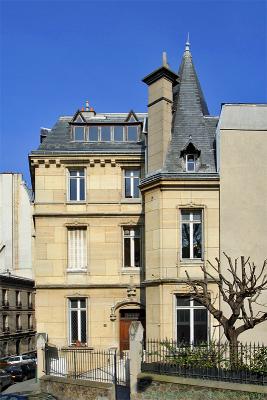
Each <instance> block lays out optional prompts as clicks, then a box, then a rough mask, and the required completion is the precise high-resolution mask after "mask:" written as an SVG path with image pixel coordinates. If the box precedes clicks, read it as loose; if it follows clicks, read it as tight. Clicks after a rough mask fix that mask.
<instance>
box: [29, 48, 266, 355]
mask: <svg viewBox="0 0 267 400" xmlns="http://www.w3.org/2000/svg"><path fill="white" fill-rule="evenodd" d="M143 81H144V82H145V83H146V84H147V85H148V98H149V101H148V103H149V104H148V125H147V114H145V113H143V114H141V113H137V114H135V113H134V112H132V111H131V112H130V113H129V114H123V113H121V114H119V113H118V114H101V113H99V114H97V113H95V111H94V110H92V109H89V107H88V106H86V109H85V111H84V110H81V111H79V110H78V111H77V113H76V114H75V115H74V116H71V117H61V118H60V119H59V121H58V122H57V123H56V125H55V126H54V127H53V129H52V130H47V131H45V132H44V131H43V132H42V134H41V137H42V142H41V144H40V146H39V148H38V150H36V151H33V152H32V153H31V154H30V166H31V175H32V181H33V184H34V192H35V204H34V221H35V229H36V260H35V279H36V293H37V297H36V309H37V331H38V332H46V333H47V334H48V341H49V342H50V343H53V344H55V345H58V346H67V345H76V346H83V345H84V346H85V345H86V346H89V347H105V348H106V347H112V348H113V347H116V348H119V349H121V350H126V349H128V345H129V343H128V339H129V333H128V329H129V326H130V323H131V321H133V320H136V319H137V320H140V321H141V322H142V323H143V325H144V327H145V330H146V336H147V337H148V338H162V339H164V338H166V337H168V338H174V339H177V340H187V341H191V342H197V341H201V340H202V341H203V340H204V341H205V340H208V339H214V340H216V339H219V338H220V334H221V332H219V329H218V328H215V326H217V322H216V321H214V320H213V318H212V317H211V316H210V315H208V313H207V310H206V309H203V307H201V306H200V305H199V304H196V303H195V302H194V300H193V299H192V297H191V296H190V293H189V292H188V287H187V285H186V283H185V281H186V279H187V275H186V271H187V273H188V274H189V275H190V277H192V278H199V279H201V277H202V276H203V275H202V272H201V268H200V266H201V265H203V264H204V263H205V264H207V261H208V260H211V261H212V260H214V259H215V257H219V256H220V251H221V250H222V249H223V248H225V249H227V248H229V246H230V247H231V246H232V244H233V243H234V242H235V243H236V246H232V247H231V250H232V252H233V253H235V254H233V255H235V256H237V257H238V256H240V255H241V254H240V253H241V252H242V251H243V250H244V251H245V250H246V249H247V247H246V245H245V247H242V246H241V242H242V241H243V239H241V236H240V237H239V239H238V240H237V239H236V236H235V234H234V232H236V231H232V232H231V234H230V235H229V236H228V233H229V230H230V229H231V221H233V219H234V218H235V216H236V215H237V214H238V213H239V217H238V218H239V220H238V221H237V222H236V224H237V225H236V229H239V230H240V229H243V228H241V227H243V225H242V224H243V217H242V216H243V214H242V213H240V212H239V211H240V209H239V205H240V204H239V202H238V200H233V199H232V198H231V193H232V192H234V191H244V190H245V186H244V181H243V179H242V177H241V175H240V168H241V169H242V168H243V164H244V160H243V158H242V157H243V156H242V155H238V157H237V158H235V157H234V154H235V149H236V148H237V147H238V146H239V145H240V148H241V149H242V151H244V154H247V157H248V156H249V153H250V151H251V147H250V145H251V144H252V148H253V149H254V151H256V149H257V148H258V146H259V145H260V143H261V141H262V140H264V139H265V136H266V135H265V136H264V133H263V132H256V130H255V131H253V132H251V134H250V133H249V134H245V133H244V132H241V133H240V132H235V134H234V135H232V133H231V132H229V131H226V132H224V127H223V125H220V122H219V125H218V121H219V118H218V117H212V116H210V115H209V113H208V109H207V105H206V102H205V99H204V97H203V93H202V91H201V88H200V84H199V81H198V78H197V75H196V72H195V69H194V65H193V62H192V56H191V53H190V51H189V47H188V46H187V48H186V50H185V53H184V55H183V59H182V63H181V67H180V69H179V73H178V74H176V73H174V72H172V71H171V70H170V69H169V67H168V66H167V65H163V66H162V67H161V68H159V69H157V70H155V71H154V72H152V73H151V74H149V75H147V76H146V77H145V78H144V80H143ZM217 125H218V128H217ZM216 129H217V137H216ZM220 129H221V133H220ZM244 130H245V129H244ZM265 133H266V132H265ZM135 135H136V136H135ZM240 136H242V137H241V138H240ZM263 136H264V137H263ZM239 138H240V142H239ZM254 138H256V139H255V140H256V141H255V142H253V141H254ZM265 141H266V140H265ZM238 143H239V144H238ZM229 145H230V148H231V151H230V150H229ZM249 147H250V149H248V148H249ZM264 151H266V150H264ZM264 151H263V152H264ZM246 152H248V153H246ZM247 157H245V159H246V160H247ZM261 157H263V154H261ZM236 162H237V164H236ZM229 166H231V167H230V168H229ZM238 168H239V170H238ZM246 168H247V170H246ZM257 170H258V164H256V165H255V168H254V169H253V170H251V169H250V168H249V167H248V166H247V167H244V171H246V173H247V174H248V176H250V173H251V174H252V176H251V177H250V178H251V182H253V185H254V186H255V191H254V192H252V193H254V194H250V195H249V196H246V197H245V198H244V200H242V202H243V203H244V202H246V210H247V212H250V209H249V207H250V205H251V204H252V203H253V204H254V206H255V210H256V209H257V207H258V205H259V204H258V197H257V195H256V194H255V193H258V192H257V191H258V189H259V187H260V186H262V185H263V176H264V175H261V178H259V181H258V180H257V179H256V180H254V178H253V177H254V176H256V174H257ZM220 174H221V176H220ZM235 179H237V186H236V180H235ZM222 185H223V186H222ZM139 190H140V193H139ZM251 196H252V197H251ZM232 205H233V207H232ZM231 207H232V209H231ZM229 209H231V211H229ZM255 210H254V211H255ZM264 215H265V214H264ZM258 217H259V214H258V211H257V212H256V211H255V213H254V214H253V213H252V214H251V215H250V217H249V218H248V220H247V221H248V222H249V223H250V224H252V223H253V222H254V221H255V219H257V218H258ZM250 218H252V220H251V219H250ZM265 220H266V219H265ZM263 221H264V219H263V220H262V224H263V225H262V226H261V229H262V232H265V230H266V227H264V222H263ZM248 222H247V223H248ZM265 225H266V224H265ZM237 227H239V228H237ZM246 227H247V225H246ZM262 240H263V241H260V242H259V243H260V250H259V254H258V253H257V254H256V253H255V257H256V258H257V257H258V255H262V254H263V253H264V245H263V243H265V242H264V240H265V239H262ZM220 241H221V243H220ZM243 243H247V242H246V241H244V242H243ZM253 254H254V253H253ZM209 291H210V293H211V294H212V298H213V300H214V304H215V305H216V306H218V307H220V301H221V299H220V296H219V294H218V293H217V291H216V287H215V285H214V284H212V283H211V284H210V287H209Z"/></svg>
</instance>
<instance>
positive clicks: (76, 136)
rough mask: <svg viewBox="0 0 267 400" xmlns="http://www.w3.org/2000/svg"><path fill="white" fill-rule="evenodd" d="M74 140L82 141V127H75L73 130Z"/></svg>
mask: <svg viewBox="0 0 267 400" xmlns="http://www.w3.org/2000/svg"><path fill="white" fill-rule="evenodd" d="M74 140H80V141H83V140H84V127H83V126H76V127H75V128H74Z"/></svg>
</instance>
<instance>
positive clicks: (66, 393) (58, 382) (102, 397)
mask: <svg viewBox="0 0 267 400" xmlns="http://www.w3.org/2000/svg"><path fill="white" fill-rule="evenodd" d="M40 387H41V391H42V393H49V394H52V395H53V396H55V397H56V398H57V399H58V400H73V399H75V400H115V387H114V385H113V384H110V383H103V382H92V381H81V380H73V379H68V378H59V377H56V376H43V377H42V378H40Z"/></svg>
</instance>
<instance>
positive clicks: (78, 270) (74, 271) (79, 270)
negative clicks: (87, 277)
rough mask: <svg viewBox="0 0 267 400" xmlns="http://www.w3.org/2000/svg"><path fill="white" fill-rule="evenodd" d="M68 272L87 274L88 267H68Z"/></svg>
mask: <svg viewBox="0 0 267 400" xmlns="http://www.w3.org/2000/svg"><path fill="white" fill-rule="evenodd" d="M66 272H67V273H68V274H87V269H67V270H66Z"/></svg>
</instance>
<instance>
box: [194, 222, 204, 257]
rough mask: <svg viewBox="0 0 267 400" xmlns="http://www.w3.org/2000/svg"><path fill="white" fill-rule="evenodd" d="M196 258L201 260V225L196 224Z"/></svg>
mask: <svg viewBox="0 0 267 400" xmlns="http://www.w3.org/2000/svg"><path fill="white" fill-rule="evenodd" d="M193 246H194V249H193V250H194V258H201V256H202V254H201V251H202V249H201V224H194V227H193Z"/></svg>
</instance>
